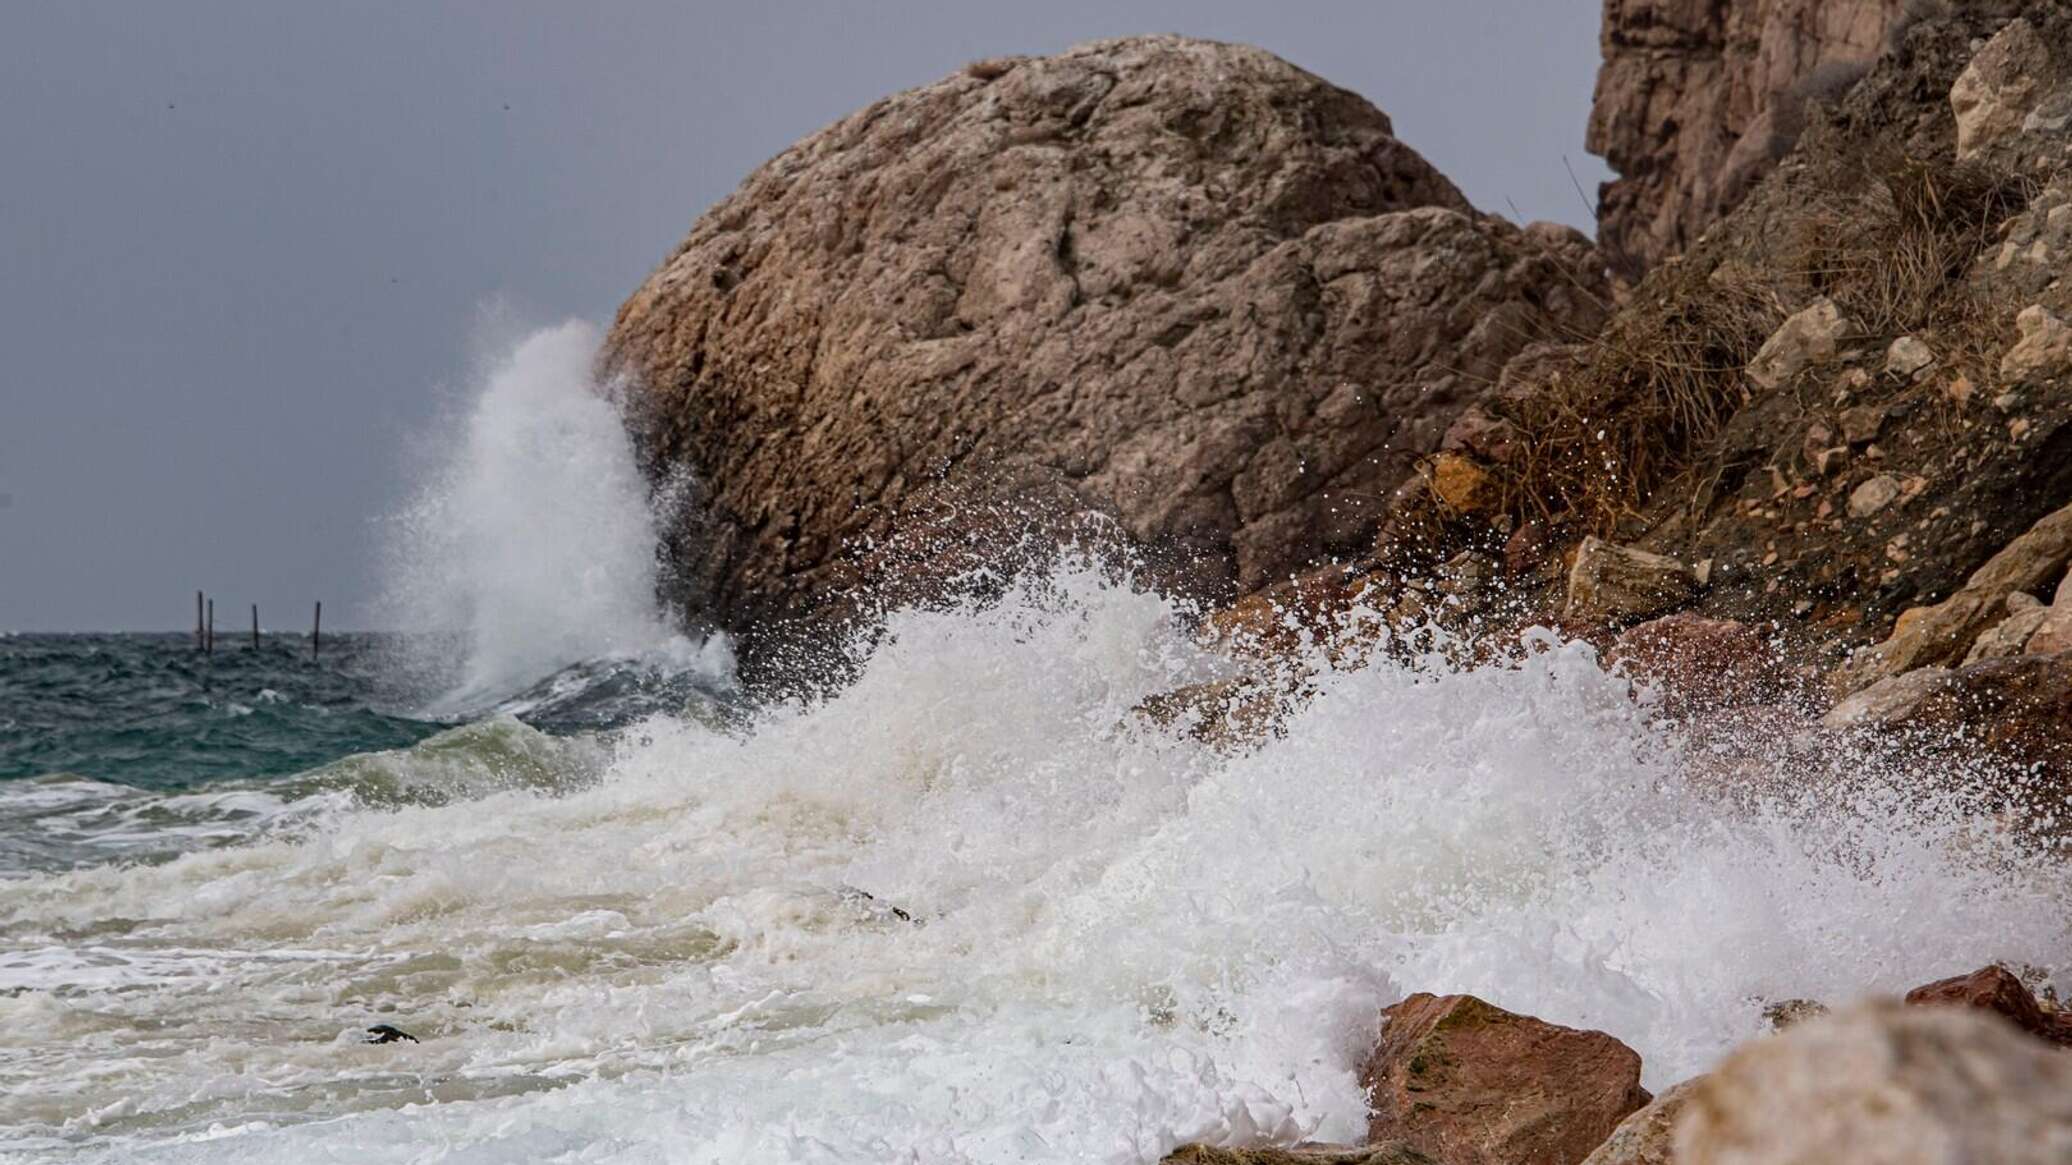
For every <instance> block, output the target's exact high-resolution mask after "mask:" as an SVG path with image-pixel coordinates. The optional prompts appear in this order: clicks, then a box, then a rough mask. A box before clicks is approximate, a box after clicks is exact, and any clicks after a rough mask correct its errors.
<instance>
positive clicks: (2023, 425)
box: [2007, 417, 2030, 441]
mask: <svg viewBox="0 0 2072 1165" xmlns="http://www.w3.org/2000/svg"><path fill="white" fill-rule="evenodd" d="M2029 428H2030V425H2029V418H2027V417H2016V418H2015V419H2014V420H2011V421H2009V422H2007V436H2008V439H2009V440H2013V441H2019V440H2021V439H2022V438H2024V437H2026V436H2028V435H2029Z"/></svg>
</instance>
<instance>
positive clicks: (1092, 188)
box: [602, 37, 1604, 628]
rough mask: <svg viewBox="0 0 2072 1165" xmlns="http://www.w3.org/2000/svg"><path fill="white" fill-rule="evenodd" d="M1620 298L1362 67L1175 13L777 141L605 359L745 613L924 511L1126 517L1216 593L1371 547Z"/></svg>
mask: <svg viewBox="0 0 2072 1165" xmlns="http://www.w3.org/2000/svg"><path fill="white" fill-rule="evenodd" d="M1603 288H1604V284H1603V279H1602V271H1601V265H1600V264H1599V262H1598V261H1597V259H1596V258H1595V252H1594V251H1593V250H1592V248H1591V246H1590V245H1589V243H1588V242H1587V240H1585V239H1584V238H1583V237H1582V236H1581V235H1579V234H1577V233H1575V232H1573V231H1569V230H1567V229H1565V228H1560V227H1554V226H1549V225H1534V226H1529V227H1524V228H1520V227H1516V226H1513V225H1511V224H1509V223H1506V222H1503V221H1501V220H1497V219H1494V218H1488V217H1484V216H1482V215H1480V214H1478V213H1476V211H1475V210H1474V209H1473V208H1472V207H1470V206H1469V205H1468V203H1467V201H1466V200H1465V199H1464V198H1462V196H1461V194H1460V192H1459V191H1458V190H1457V189H1455V188H1454V186H1453V184H1452V183H1451V182H1449V181H1447V180H1446V178H1445V177H1444V176H1442V175H1441V174H1439V173H1438V172H1437V171H1436V170H1434V169H1433V168H1432V167H1431V165H1429V164H1428V163H1427V162H1426V161H1425V160H1424V159H1423V158H1421V157H1419V156H1418V155H1417V153H1416V152H1415V151H1413V150H1412V149H1411V148H1410V147H1408V146H1406V145H1404V144H1403V143H1402V142H1400V141H1398V140H1397V139H1396V137H1395V136H1394V134H1393V132H1392V129H1391V126H1390V122H1389V119H1388V118H1387V117H1386V116H1385V115H1384V114H1383V113H1382V112H1381V111H1380V110H1378V109H1376V108H1374V107H1373V106H1372V105H1370V104H1369V103H1368V102H1367V101H1365V100H1363V99H1362V98H1360V97H1359V96H1357V95H1356V94H1353V93H1350V92H1347V91H1346V90H1343V89H1340V88H1337V87H1336V86H1333V85H1330V84H1328V83H1326V82H1324V81H1322V80H1320V79H1318V78H1317V77H1314V76H1312V75H1310V74H1309V73H1306V72H1304V71H1302V70H1301V69H1298V68H1296V67H1294V66H1292V65H1290V64H1288V63H1287V62H1285V61H1283V60H1281V59H1279V58H1278V57H1275V56H1273V55H1272V54H1270V53H1266V52H1264V51H1261V50H1259V49H1255V48H1248V47H1244V46H1239V45H1227V44H1215V43H1210V42H1206V41H1199V40H1189V39H1183V38H1178V37H1147V38H1140V39H1129V40H1114V41H1104V42H1100V43H1096V44H1090V45H1086V46H1082V47H1079V48H1075V49H1072V50H1069V51H1067V52H1064V53H1061V54H1059V55H1057V56H1053V57H1045V58H1012V59H1002V60H994V61H986V62H981V63H978V64H975V65H972V66H970V67H969V68H967V69H965V70H963V71H961V72H959V73H957V74H955V75H953V76H950V77H947V78H944V79H943V80H941V81H938V82H936V83H935V84H932V85H928V86H925V87H923V88H920V89H915V90H911V91H909V92H905V93H901V94H897V95H895V96H892V97H889V98H886V99H885V100H882V101H879V102H877V103H876V104H874V105H871V106H870V107H868V108H866V109H864V110H862V111H860V112H858V113H856V114H853V115H851V116H850V117H847V118H845V119H843V120H842V121H840V122H837V123H836V124H834V125H832V126H830V127H828V128H827V129H825V130H822V131H821V132H819V133H816V134H814V135H813V136H811V137H809V138H807V139H805V140H804V141H802V142H800V143H798V144H797V145H795V146H793V147H792V148H790V149H788V150H786V151H784V152H783V153H782V154H780V155H778V156H777V157H776V158H775V159H773V160H772V161H770V162H769V163H768V164H767V165H765V166H763V167H762V168H761V169H759V170H757V171H756V172H755V173H753V174H751V175H750V176H749V177H748V179H747V180H746V181H745V182H744V183H743V184H742V186H741V187H740V189H739V190H737V191H736V192H735V193H734V194H733V195H732V196H730V197H728V198H727V199H725V200H724V201H722V202H720V203H719V204H718V205H717V206H715V207H713V208H712V209H711V210H710V211H709V212H707V213H706V214H705V215H704V217H703V218H701V219H700V220H699V221H698V223H697V224H696V225H695V226H694V227H693V229H692V231H691V234H690V236H689V238H687V239H686V240H685V241H684V242H683V244H682V245H681V246H680V247H678V248H677V250H676V251H675V253H674V254H672V255H671V256H670V257H669V258H668V259H667V260H666V261H665V262H664V263H663V264H662V265H661V267H660V268H658V269H657V270H656V271H655V272H654V274H653V275H652V276H650V277H649V278H648V280H647V282H646V283H645V284H643V285H642V286H641V287H640V289H639V290H638V291H636V292H635V293H634V294H633V296H632V297H631V298H630V299H628V300H627V301H626V303H625V305H624V306H623V307H622V308H621V309H620V311H619V315H618V320H617V323H616V324H615V326H614V327H613V329H612V331H611V334H610V336H609V338H608V340H607V342H606V345H605V351H604V354H603V357H602V365H603V370H604V371H605V372H606V373H607V374H611V375H617V376H622V377H624V378H625V380H626V381H627V389H626V391H627V396H628V400H629V402H630V403H631V405H632V407H631V408H630V409H629V415H630V418H631V422H632V424H633V425H634V427H635V431H636V435H637V437H638V438H639V447H640V448H641V450H642V452H643V455H644V457H645V459H646V461H647V464H648V466H649V468H650V470H651V472H652V473H654V475H655V476H656V477H657V479H658V480H666V479H668V478H670V477H671V476H672V475H677V474H681V473H684V472H686V471H687V472H688V474H689V476H690V477H691V478H692V479H693V480H694V482H695V484H696V485H697V486H698V487H699V488H698V489H697V491H696V493H697V494H698V496H699V497H700V498H701V500H702V505H701V506H700V507H698V509H699V516H698V517H697V519H696V520H686V521H684V522H683V523H681V524H680V525H679V526H678V527H677V528H676V529H675V530H673V531H672V532H671V535H670V546H669V548H668V549H669V551H670V556H671V557H672V558H673V559H674V562H675V565H676V566H677V568H678V569H677V576H678V580H679V581H678V582H677V584H676V585H677V587H678V592H679V593H678V594H677V595H676V596H675V597H676V598H678V599H680V600H683V601H684V602H685V603H686V604H687V605H689V606H690V607H692V608H693V609H694V610H702V611H703V612H705V613H708V614H709V615H711V616H713V617H715V618H716V619H717V621H718V622H720V623H722V624H724V625H727V626H732V627H736V628H739V627H742V626H745V625H748V624H751V623H754V622H756V621H758V620H761V619H765V618H769V617H773V616H796V615H808V614H813V613H816V612H818V611H821V610H823V609H824V608H826V607H827V606H828V605H829V604H830V603H831V602H835V601H838V600H839V599H840V598H841V597H842V595H843V594H845V593H847V592H850V591H852V590H853V589H854V588H855V587H856V586H858V585H859V579H858V577H857V574H858V571H857V567H856V562H857V559H858V554H857V550H858V548H859V547H861V546H864V545H866V544H869V545H877V546H882V545H884V543H885V540H886V539H887V537H888V535H891V534H893V533H894V532H895V531H898V530H900V529H902V528H903V523H905V522H906V521H907V520H909V519H910V518H911V516H912V515H914V514H917V513H922V512H926V513H927V514H929V515H930V521H931V522H938V521H940V520H941V515H942V514H943V513H945V512H947V513H949V514H950V515H951V518H950V519H949V520H948V525H949V526H950V527H951V528H953V529H954V528H955V525H956V521H957V520H958V519H957V515H960V514H961V515H965V516H966V517H968V516H969V515H970V514H972V513H986V512H992V513H995V514H998V513H1001V512H1003V511H1004V513H1005V515H1006V519H1007V521H1008V522H1009V524H1012V523H1014V522H1016V521H1019V520H1021V519H1022V518H1023V517H1024V516H1025V515H1026V514H1027V513H1028V512H1029V511H1031V510H1033V509H1036V508H1038V505H1039V503H1040V505H1041V508H1043V509H1045V510H1046V512H1049V511H1059V512H1063V513H1066V514H1070V513H1074V512H1077V511H1081V510H1088V509H1091V510H1096V511H1102V512H1106V513H1108V514H1112V515H1113V517H1114V518H1115V519H1116V521H1117V523H1118V525H1119V528H1120V531H1121V532H1122V534H1123V535H1125V536H1126V537H1127V538H1129V539H1132V540H1135V541H1137V542H1139V543H1143V544H1149V545H1154V546H1164V547H1169V548H1172V549H1174V550H1175V553H1173V554H1171V555H1170V556H1168V558H1167V559H1163V560H1162V561H1171V562H1175V563H1183V564H1184V567H1175V568H1174V574H1175V576H1176V577H1178V578H1180V579H1181V580H1183V581H1186V582H1188V583H1191V584H1193V585H1194V586H1196V587H1197V588H1199V589H1200V590H1201V591H1203V592H1205V593H1207V594H1209V595H1211V596H1214V595H1217V594H1225V595H1227V594H1230V593H1236V592H1243V591H1249V590H1252V589H1256V588H1257V587H1259V586H1261V585H1263V584H1265V583H1267V582H1270V581H1272V580H1275V579H1278V578H1282V577H1285V576H1287V575H1288V574H1290V573H1292V572H1294V571H1295V570H1297V569H1298V568H1300V567H1303V566H1304V565H1305V564H1309V563H1312V562H1314V561H1318V560H1320V559H1323V558H1325V557H1328V556H1334V555H1341V554H1343V555H1347V556H1350V555H1355V554H1358V553H1361V552H1363V551H1365V550H1366V549H1367V548H1368V547H1369V545H1370V544H1371V542H1372V540H1373V536H1374V533H1375V529H1376V525H1377V522H1378V520H1379V518H1380V516H1381V510H1382V506H1383V504H1384V503H1385V501H1386V500H1387V498H1388V497H1389V495H1390V491H1391V489H1392V487H1394V486H1395V485H1397V484H1398V483H1399V482H1401V481H1403V480H1404V479H1406V478H1407V477H1408V476H1409V474H1410V473H1411V472H1412V469H1413V467H1414V465H1415V464H1416V462H1417V460H1418V458H1419V457H1420V456H1421V455H1424V454H1428V453H1430V452H1432V451H1434V450H1436V449H1437V447H1438V444H1439V440H1440V438H1441V436H1442V435H1443V434H1444V432H1445V431H1446V429H1447V427H1448V425H1449V424H1450V423H1451V421H1452V420H1453V418H1454V417H1455V416H1456V415H1457V414H1458V413H1459V412H1460V411H1461V409H1462V408H1463V407H1464V406H1465V405H1466V404H1468V403H1470V402H1471V401H1473V400H1475V399H1476V398H1477V397H1478V395H1480V394H1482V393H1484V392H1486V391H1487V389H1486V386H1487V385H1488V384H1490V383H1492V382H1494V381H1495V380H1496V379H1497V377H1498V374H1499V372H1500V371H1501V369H1502V368H1503V366H1504V364H1505V362H1506V361H1507V360H1508V359H1509V358H1510V357H1512V356H1513V355H1515V354H1516V353H1517V352H1519V351H1520V350H1521V349H1522V348H1523V347H1525V346H1526V345H1528V344H1529V343H1532V342H1533V341H1535V340H1539V339H1543V338H1546V337H1550V336H1556V335H1566V334H1573V333H1576V332H1588V331H1589V330H1591V329H1593V328H1594V327H1595V326H1596V324H1597V323H1598V321H1599V319H1600V316H1601V314H1602V311H1603V308H1602V306H1601V302H1600V300H1601V296H1602V292H1603ZM943 544H944V545H948V546H952V547H954V546H955V545H957V539H955V538H954V537H953V538H950V539H947V540H945V541H944V543H943ZM873 561H874V562H879V563H883V562H885V561H889V560H888V559H887V558H885V557H884V556H880V557H879V558H877V559H874V560H873ZM934 565H937V566H941V565H943V564H941V563H936V564H934ZM885 569H888V570H889V569H893V568H891V567H886V568H885Z"/></svg>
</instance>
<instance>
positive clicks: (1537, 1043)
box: [1360, 994, 1650, 1165]
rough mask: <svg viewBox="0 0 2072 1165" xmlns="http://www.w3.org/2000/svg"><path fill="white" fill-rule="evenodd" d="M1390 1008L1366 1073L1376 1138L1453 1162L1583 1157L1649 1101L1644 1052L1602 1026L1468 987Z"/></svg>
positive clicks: (1500, 1163) (1474, 1164)
mask: <svg viewBox="0 0 2072 1165" xmlns="http://www.w3.org/2000/svg"><path fill="white" fill-rule="evenodd" d="M1384 1014H1385V1017H1386V1023H1385V1025H1384V1026H1383V1028H1382V1034H1381V1042H1380V1044H1379V1045H1378V1046H1377V1047H1376V1048H1375V1050H1374V1054H1373V1056H1371V1057H1370V1058H1369V1059H1368V1061H1367V1064H1366V1066H1365V1068H1364V1069H1362V1071H1361V1074H1360V1075H1361V1079H1362V1080H1363V1081H1364V1082H1365V1083H1366V1085H1367V1087H1368V1094H1369V1096H1370V1098H1371V1101H1370V1103H1371V1104H1372V1106H1373V1117H1372V1119H1371V1121H1370V1122H1369V1124H1368V1137H1369V1139H1370V1140H1372V1141H1374V1142H1376V1143H1401V1144H1404V1145H1408V1146H1409V1147H1411V1148H1415V1149H1418V1150H1421V1151H1423V1152H1425V1153H1428V1154H1430V1155H1431V1156H1432V1157H1434V1158H1436V1159H1438V1160H1440V1161H1444V1162H1446V1165H1556V1163H1560V1165H1575V1163H1576V1162H1579V1161H1581V1160H1583V1159H1584V1158H1585V1157H1587V1156H1589V1155H1590V1152H1591V1150H1593V1149H1595V1148H1596V1147H1597V1146H1598V1145H1599V1144H1600V1143H1602V1142H1603V1141H1604V1139H1605V1137H1607V1136H1609V1135H1610V1134H1611V1132H1612V1130H1613V1129H1614V1128H1615V1127H1617V1126H1618V1124H1619V1122H1620V1121H1621V1120H1624V1119H1625V1118H1626V1115H1627V1114H1628V1113H1631V1112H1633V1111H1635V1110H1636V1109H1638V1108H1640V1107H1641V1106H1642V1105H1644V1104H1646V1103H1647V1102H1648V1100H1649V1099H1650V1097H1649V1096H1648V1094H1647V1091H1646V1090H1645V1089H1643V1088H1642V1087H1641V1086H1640V1057H1639V1056H1638V1055H1637V1054H1635V1053H1634V1051H1633V1050H1632V1049H1631V1048H1628V1047H1627V1046H1626V1045H1624V1044H1622V1043H1620V1042H1619V1041H1617V1040H1615V1039H1613V1038H1612V1037H1610V1036H1608V1035H1606V1034H1604V1033H1603V1032H1591V1031H1577V1030H1576V1029H1574V1028H1566V1027H1560V1026H1557V1025H1555V1024H1551V1023H1545V1022H1542V1021H1541V1020H1537V1019H1533V1018H1531V1017H1530V1016H1523V1015H1514V1014H1512V1013H1511V1012H1508V1011H1504V1010H1502V1009H1501V1008H1497V1007H1493V1006H1491V1005H1489V1004H1487V1003H1484V1002H1482V1001H1481V1000H1479V999H1476V998H1474V997H1473V996H1468V995H1438V996H1435V995H1424V994H1419V995H1412V996H1411V997H1409V998H1408V999H1405V1000H1404V1001H1403V1002H1401V1003H1398V1004H1396V1005H1395V1006H1394V1007H1391V1008H1389V1009H1388V1010H1387V1011H1386V1012H1385V1013H1384Z"/></svg>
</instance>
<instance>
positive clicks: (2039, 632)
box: [2022, 583, 2072, 655]
mask: <svg viewBox="0 0 2072 1165" xmlns="http://www.w3.org/2000/svg"><path fill="white" fill-rule="evenodd" d="M2065 591H2066V587H2065V586H2064V584H2062V583H2061V584H2059V586H2058V601H2057V602H2054V603H2052V604H2051V605H2050V606H2048V607H2045V608H2044V609H2043V617H2042V618H2041V619H2040V620H2038V621H2037V623H2036V627H2035V629H2034V630H2032V631H2031V632H2030V633H2029V634H2028V636H2027V637H2026V638H2024V639H2023V640H2022V652H2023V654H2025V655H2056V654H2058V653H2059V652H2062V651H2072V603H2067V602H2065V601H2064V599H2065Z"/></svg>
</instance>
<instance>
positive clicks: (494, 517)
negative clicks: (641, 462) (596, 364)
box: [385, 321, 731, 716]
mask: <svg viewBox="0 0 2072 1165" xmlns="http://www.w3.org/2000/svg"><path fill="white" fill-rule="evenodd" d="M597 343H598V333H597V329H596V328H595V327H594V326H593V325H591V324H588V323H584V322H581V321H570V322H568V323H564V324H561V325H559V326H558V327H553V328H548V329H546V330H544V331H540V332H537V333H535V334H533V335H532V336H530V337H528V338H526V339H525V340H524V341H523V342H521V343H520V344H518V345H517V347H516V348H515V349H514V350H513V351H512V352H511V353H510V354H509V355H508V356H507V357H505V358H504V359H502V360H500V361H498V362H497V363H496V364H495V365H494V366H493V367H491V368H490V369H489V370H488V372H487V374H486V375H485V376H484V378H483V386H482V388H481V391H480V395H479V396H478V397H477V398H476V400H475V402H474V404H473V407H472V408H471V409H470V410H469V412H468V413H467V415H466V417H465V418H464V420H463V421H462V423H461V426H460V433H459V435H458V436H457V437H455V438H453V440H452V443H451V446H450V449H449V450H448V453H447V457H446V460H445V463H444V464H443V465H442V466H441V467H440V468H439V469H438V470H437V471H436V472H434V473H433V474H432V475H431V478H430V480H429V482H428V484H427V485H426V486H425V487H424V488H423V489H421V490H420V491H419V492H418V495H417V497H416V499H415V500H414V502H413V503H412V504H411V505H410V506H409V508H408V509H407V510H406V511H405V512H404V513H403V515H402V516H401V518H400V520H398V521H397V522H396V523H395V526H394V532H393V533H394V537H393V544H392V546H391V548H390V555H389V557H390V562H391V571H390V573H391V575H392V580H391V583H390V585H389V588H388V592H389V593H388V596H387V601H386V603H385V607H386V608H387V610H386V614H387V617H388V618H389V619H390V621H392V622H393V623H394V624H395V625H397V626H400V627H407V628H412V629H418V630H426V631H434V632H444V633H451V634H454V635H457V636H458V638H459V640H460V644H461V649H460V651H459V652H458V654H457V656H444V655H442V657H441V659H442V661H443V662H447V663H450V664H453V665H456V667H455V668H449V669H441V670H446V671H448V672H449V673H451V674H445V675H443V676H442V677H441V679H442V681H443V683H444V684H445V685H446V686H447V691H446V692H445V694H444V695H443V696H442V697H441V698H440V699H438V700H437V701H436V702H435V703H434V705H433V707H432V709H431V711H432V712H433V714H435V715H441V716H451V715H456V714H463V713H469V712H477V711H480V710H482V709H483V708H485V707H487V706H489V705H491V704H493V703H495V702H496V701H497V700H499V699H502V698H504V697H507V696H510V695H512V694H513V693H515V692H517V691H519V690H520V689H521V688H523V687H525V686H527V685H530V684H533V683H535V682H537V681H540V680H541V679H542V678H543V677H546V676H548V675H550V674H551V673H553V672H556V671H558V670H560V669H562V668H565V667H569V666H571V665H575V664H582V663H590V662H593V661H597V660H603V659H640V660H644V661H648V662H652V663H654V664H656V665H657V666H660V667H664V668H667V669H668V670H672V671H682V670H686V669H693V668H695V669H697V670H698V671H700V672H702V673H703V674H705V675H706V676H708V677H710V678H711V679H713V680H714V681H721V680H723V679H724V678H725V677H726V676H727V675H728V674H729V672H730V670H731V661H730V658H729V655H728V649H727V644H726V641H725V640H724V638H722V637H712V638H710V639H705V640H697V641H694V640H692V639H689V638H686V637H684V636H681V635H678V634H676V633H675V632H674V630H673V629H672V628H671V626H670V625H669V622H668V621H667V620H666V619H665V618H664V617H663V615H662V613H661V612H660V610H659V609H658V608H657V605H656V597H655V595H656V573H657V563H656V558H655V546H656V525H655V523H656V518H655V514H654V512H653V511H652V509H651V508H650V506H649V491H648V486H647V483H646V481H645V480H644V479H643V478H642V476H641V474H640V471H639V469H638V467H637V466H636V465H635V464H634V459H633V451H632V447H631V444H630V442H629V440H628V437H627V433H626V428H625V426H624V425H623V424H622V423H621V422H620V419H619V415H618V411H617V409H616V408H615V407H614V406H613V404H612V403H611V402H610V401H609V400H608V399H606V396H605V394H603V393H601V392H600V391H598V389H597V387H596V386H595V383H594V381H593V380H592V379H591V373H590V369H591V363H592V361H593V359H594V358H595V355H596V352H597ZM456 669H457V670H456Z"/></svg>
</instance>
